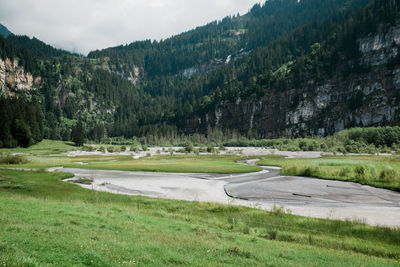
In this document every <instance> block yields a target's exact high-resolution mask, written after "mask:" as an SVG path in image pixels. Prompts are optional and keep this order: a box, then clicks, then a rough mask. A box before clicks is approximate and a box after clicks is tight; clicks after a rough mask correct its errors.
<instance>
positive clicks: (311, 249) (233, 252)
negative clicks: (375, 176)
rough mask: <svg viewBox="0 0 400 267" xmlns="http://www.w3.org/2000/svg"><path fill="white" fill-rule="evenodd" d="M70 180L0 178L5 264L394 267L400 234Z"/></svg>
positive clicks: (1, 258) (0, 243)
mask: <svg viewBox="0 0 400 267" xmlns="http://www.w3.org/2000/svg"><path fill="white" fill-rule="evenodd" d="M68 176H69V175H68V174H61V173H45V172H24V171H14V170H5V169H2V170H0V206H1V207H2V213H1V214H0V236H1V239H0V251H1V253H0V263H1V264H6V266H22V265H23V266H37V265H48V264H50V265H88V266H105V265H112V266H134V265H139V266H141V265H150V266H160V265H174V266H175V265H195V266H216V265H217V266H224V265H241V266H245V265H246V266H250V265H251V266H266V265H271V266H299V265H300V266H332V265H334V266H352V265H353V266H354V265H356V266H398V265H399V262H398V260H399V259H400V247H399V245H398V244H399V243H400V230H396V229H389V228H379V227H372V226H368V225H365V224H360V223H357V222H351V221H330V220H322V219H312V218H304V217H299V216H293V215H287V214H284V212H283V211H282V209H279V208H277V209H275V210H274V211H273V212H264V211H261V210H254V209H249V208H244V207H237V206H223V205H217V204H212V203H198V202H185V201H173V200H162V199H150V198H145V197H131V196H124V195H114V194H109V193H101V192H96V191H91V190H86V189H83V188H80V187H78V186H76V185H73V184H68V183H65V182H61V178H66V177H68Z"/></svg>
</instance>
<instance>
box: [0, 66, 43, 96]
mask: <svg viewBox="0 0 400 267" xmlns="http://www.w3.org/2000/svg"><path fill="white" fill-rule="evenodd" d="M39 83H40V78H36V79H34V78H33V76H32V74H31V73H29V72H25V70H24V68H23V67H21V66H19V65H18V61H17V60H15V59H14V60H13V61H11V60H10V59H9V58H6V59H5V60H3V59H1V58H0V95H3V96H14V95H15V94H20V93H26V92H29V91H34V90H36V89H37V85H38V84H39Z"/></svg>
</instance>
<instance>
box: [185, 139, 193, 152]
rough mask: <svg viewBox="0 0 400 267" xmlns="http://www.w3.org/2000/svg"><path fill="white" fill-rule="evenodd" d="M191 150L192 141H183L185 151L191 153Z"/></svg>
mask: <svg viewBox="0 0 400 267" xmlns="http://www.w3.org/2000/svg"><path fill="white" fill-rule="evenodd" d="M193 150H194V146H193V143H192V142H190V141H187V142H186V143H185V151H186V152H187V153H191V152H193Z"/></svg>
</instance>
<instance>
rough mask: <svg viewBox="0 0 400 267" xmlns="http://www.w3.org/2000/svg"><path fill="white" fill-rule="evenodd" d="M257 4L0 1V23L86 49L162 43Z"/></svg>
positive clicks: (248, 0)
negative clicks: (144, 41) (138, 43)
mask: <svg viewBox="0 0 400 267" xmlns="http://www.w3.org/2000/svg"><path fill="white" fill-rule="evenodd" d="M259 2H260V0H0V23H1V24H3V25H4V26H6V27H7V28H8V29H9V30H10V31H11V32H13V33H14V34H19V35H28V36H30V37H33V36H35V37H36V38H38V39H40V40H42V41H44V42H46V43H48V44H51V45H53V46H55V47H57V48H63V49H65V50H68V51H73V52H78V53H81V54H84V55H86V54H87V53H88V52H89V51H92V50H96V49H102V48H106V47H111V46H117V45H121V44H128V43H131V42H133V41H137V40H145V39H151V40H160V39H166V38H168V37H170V36H172V35H176V34H179V33H181V32H184V31H187V30H191V29H193V28H195V27H197V26H201V25H204V24H207V23H209V22H211V21H214V20H220V19H222V18H224V17H226V16H228V15H236V14H237V13H240V14H241V15H243V14H245V13H247V12H248V10H249V9H250V8H251V7H252V6H253V5H254V4H255V3H259Z"/></svg>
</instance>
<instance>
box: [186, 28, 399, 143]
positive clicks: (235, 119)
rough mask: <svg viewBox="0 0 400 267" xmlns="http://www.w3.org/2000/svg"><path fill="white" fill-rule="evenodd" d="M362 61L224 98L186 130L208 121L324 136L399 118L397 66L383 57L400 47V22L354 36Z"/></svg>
mask: <svg viewBox="0 0 400 267" xmlns="http://www.w3.org/2000/svg"><path fill="white" fill-rule="evenodd" d="M357 43H358V46H359V50H360V54H361V57H360V63H361V64H362V65H364V66H365V67H367V68H369V69H370V70H369V71H367V72H364V73H361V74H360V73H357V74H356V73H354V74H351V75H348V76H347V77H343V76H338V77H333V78H331V79H330V80H327V81H325V82H324V83H323V84H319V85H314V83H312V82H310V83H309V84H308V85H307V86H305V87H304V88H296V89H292V90H288V91H286V92H283V93H275V94H272V95H270V96H268V97H264V98H262V99H253V100H247V101H243V100H242V99H237V101H236V102H234V103H231V102H224V103H221V105H220V107H218V108H217V110H216V111H215V112H211V113H209V114H205V115H204V116H203V117H204V118H203V117H200V118H199V117H196V119H195V120H194V119H192V120H190V121H188V122H189V124H187V125H186V126H187V127H186V130H187V131H188V132H190V131H194V130H201V131H205V129H206V127H207V126H208V124H211V125H212V126H222V127H228V128H236V129H239V130H240V131H241V132H243V133H245V132H247V131H248V130H250V129H254V130H256V131H257V134H258V136H259V137H260V138H265V137H278V136H282V135H286V136H293V137H294V136H301V135H319V136H325V135H328V134H332V133H335V132H338V131H340V130H343V129H345V128H349V127H354V126H378V125H387V124H395V123H399V122H400V68H395V69H391V68H388V67H387V65H386V64H387V63H389V62H390V60H391V59H394V58H396V57H397V56H398V53H400V23H399V24H398V25H397V26H396V27H390V28H388V29H386V31H379V32H378V33H376V34H371V35H369V36H367V37H365V38H361V39H359V40H358V41H357Z"/></svg>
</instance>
